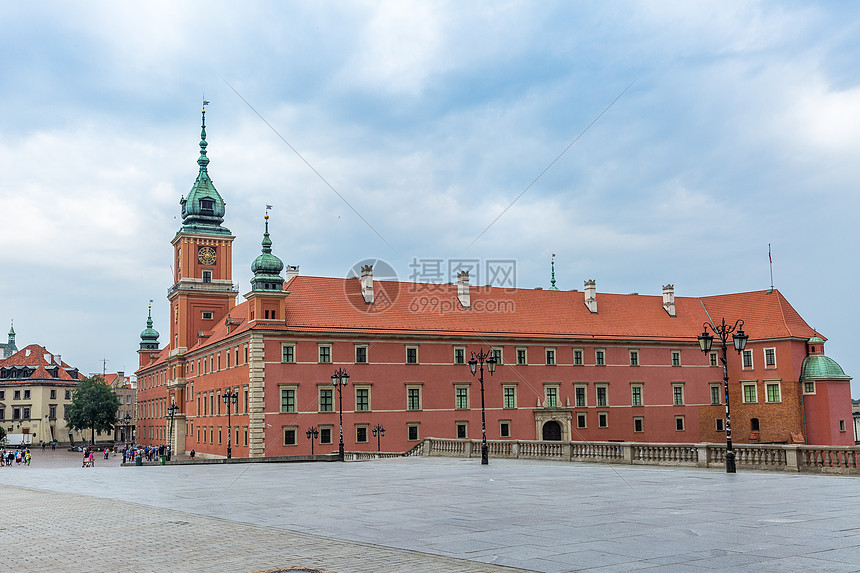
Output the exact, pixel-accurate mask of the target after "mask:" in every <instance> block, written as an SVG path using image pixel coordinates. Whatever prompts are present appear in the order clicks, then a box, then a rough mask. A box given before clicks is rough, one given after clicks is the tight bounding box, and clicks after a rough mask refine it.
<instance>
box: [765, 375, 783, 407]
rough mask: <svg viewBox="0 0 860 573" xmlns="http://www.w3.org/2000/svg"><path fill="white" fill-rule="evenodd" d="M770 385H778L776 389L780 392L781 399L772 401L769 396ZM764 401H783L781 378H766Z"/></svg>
mask: <svg viewBox="0 0 860 573" xmlns="http://www.w3.org/2000/svg"><path fill="white" fill-rule="evenodd" d="M768 386H776V391H777V392H779V400H773V401H771V399H770V396H768V391H767V389H768ZM764 402H765V404H780V403H781V402H782V381H781V380H765V381H764Z"/></svg>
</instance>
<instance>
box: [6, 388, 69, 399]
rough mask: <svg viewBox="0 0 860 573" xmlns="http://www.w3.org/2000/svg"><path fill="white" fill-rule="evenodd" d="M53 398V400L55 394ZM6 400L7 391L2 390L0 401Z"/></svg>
mask: <svg viewBox="0 0 860 573" xmlns="http://www.w3.org/2000/svg"><path fill="white" fill-rule="evenodd" d="M51 392H52V393H53V392H56V390H51ZM51 397H52V398H53V394H52V396H51ZM5 399H6V390H0V400H5Z"/></svg>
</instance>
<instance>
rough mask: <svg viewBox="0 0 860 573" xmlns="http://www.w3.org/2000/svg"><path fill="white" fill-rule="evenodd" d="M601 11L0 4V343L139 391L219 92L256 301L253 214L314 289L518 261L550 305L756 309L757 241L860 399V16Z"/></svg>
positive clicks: (697, 9)
mask: <svg viewBox="0 0 860 573" xmlns="http://www.w3.org/2000/svg"><path fill="white" fill-rule="evenodd" d="M593 4H595V3H573V2H501V1H494V2H470V3H464V2H456V1H452V2H415V3H412V2H405V1H397V2H390V3H373V2H338V3H333V2H332V3H321V2H290V3H274V2H272V3H255V2H243V3H241V4H239V3H227V2H217V1H207V2H182V3H177V2H163V3H159V2H151V3H147V4H146V5H145V7H142V5H139V4H131V3H120V2H89V3H85V4H84V3H81V4H77V3H69V2H56V3H39V6H38V7H37V8H36V7H33V6H32V5H31V4H30V3H4V4H3V5H2V7H0V70H2V72H0V106H2V107H0V109H2V112H3V113H0V174H2V175H0V212H2V218H0V221H1V222H0V269H2V280H0V325H3V324H5V325H6V326H3V327H2V329H0V332H2V333H5V331H6V328H7V327H8V323H9V321H10V320H11V319H14V320H15V329H16V331H17V333H18V346H19V347H23V346H24V345H26V344H30V343H39V344H42V345H44V346H46V347H47V348H48V349H49V350H50V351H53V352H55V353H60V354H62V355H63V359H64V360H66V361H67V362H69V363H71V364H73V365H75V366H78V367H79V368H81V369H82V370H84V371H86V372H95V371H101V370H102V360H103V359H106V360H107V369H108V371H116V370H125V371H126V372H131V371H133V370H134V369H135V368H136V365H137V355H136V352H135V350H136V348H137V345H138V343H139V333H140V331H141V330H142V329H143V328H144V326H145V319H146V306H147V303H148V301H149V299H154V301H155V302H154V306H153V316H154V318H155V322H156V324H155V327H156V328H157V329H159V330H161V332H162V333H166V332H168V331H169V328H168V325H167V323H166V320H167V308H168V307H167V300H166V290H167V288H168V286H170V284H171V275H170V272H171V270H170V264H171V253H172V251H171V246H170V240H171V239H172V238H173V236H174V234H175V232H176V230H177V229H178V228H179V222H180V207H179V198H180V196H181V195H183V194H184V193H187V192H188V190H189V189H190V188H191V185H192V183H193V181H194V178H195V176H196V173H197V164H196V159H197V156H198V150H199V148H198V145H197V144H198V140H199V125H200V104H201V100H202V98H203V94H204V92H205V97H206V99H207V100H209V101H210V102H211V105H210V106H209V108H208V113H207V124H208V129H207V131H208V136H209V137H208V140H209V157H210V159H211V164H210V174H211V175H212V177H213V179H214V181H215V185H216V187H217V188H218V190H219V191H220V193H221V195H222V196H223V197H224V199H225V200H226V202H227V217H226V221H225V226H227V227H228V228H229V229H231V230H232V231H233V233H234V234H235V235H236V237H237V238H236V241H235V243H234V257H233V258H234V264H235V266H234V279H235V280H236V281H237V282H239V284H240V291H241V292H243V293H244V292H247V290H249V283H248V280H249V278H250V270H249V266H250V263H251V261H252V260H253V258H254V257H255V256H256V255H257V254H258V253H259V249H260V238H261V231H262V216H263V214H264V209H265V205H266V204H272V205H273V206H274V208H273V210H272V212H271V216H272V219H271V232H272V238H273V241H274V249H275V253H276V254H278V255H279V256H280V257H281V258H282V259H283V260H284V261H285V262H286V263H288V264H295V265H300V267H301V272H302V273H303V274H309V275H322V276H345V275H346V274H347V272H348V271H349V270H350V268H351V267H352V266H353V265H354V264H355V263H356V262H358V261H361V260H362V259H366V258H376V257H378V258H381V259H383V260H385V261H388V262H389V263H390V264H391V265H392V266H393V267H394V268H395V269H396V271H397V273H398V275H399V276H400V277H402V278H409V276H410V274H411V273H412V271H411V269H410V263H411V262H413V261H414V260H416V259H418V260H442V261H448V260H452V259H478V260H481V261H486V260H489V259H513V260H515V261H516V280H517V284H518V286H520V287H525V288H533V287H536V286H543V287H547V286H549V284H548V283H549V261H550V257H551V255H552V253H556V254H557V259H556V260H557V266H556V274H557V278H558V281H559V287H560V288H562V289H573V288H580V289H581V288H582V284H583V281H584V280H586V279H591V278H593V279H595V280H596V281H597V287H598V291H599V292H600V291H603V292H616V293H629V292H639V293H641V294H659V293H660V288H661V285H662V284H665V283H667V282H671V283H673V284H674V285H675V288H676V293H677V294H678V295H679V296H701V295H711V294H720V293H727V292H738V291H747V290H759V289H765V288H767V287H768V286H769V284H770V275H769V268H768V243H771V244H772V249H773V263H774V265H773V278H774V283H775V285H776V287H777V288H779V289H780V290H781V291H782V292H783V293H784V294H785V295H786V296H787V298H788V299H789V301H791V303H792V304H793V305H794V306H795V308H796V309H797V310H798V311H799V312H800V313H801V315H803V316H804V318H806V320H807V321H808V322H809V323H810V325H812V326H814V327H815V328H817V329H819V330H820V332H821V333H822V334H824V335H825V336H827V337H829V338H830V339H831V340H830V341H829V342H828V344H827V354H828V355H829V356H831V357H833V358H834V359H836V360H837V361H838V362H839V363H840V364H841V365H842V366H843V368H844V369H845V370H846V372H847V373H848V374H851V375H854V376H857V377H858V378H860V357H858V354H857V352H856V349H854V348H853V346H852V345H851V342H850V340H851V338H850V337H851V336H852V332H853V330H854V328H856V325H857V323H858V319H860V317H858V305H857V303H856V301H855V300H854V298H853V294H852V291H851V288H852V285H854V284H856V283H857V281H858V256H857V255H858V251H857V242H858V241H857V239H858V231H857V225H856V220H857V214H856V213H857V210H858V203H860V195H858V193H857V186H858V181H860V161H858V155H860V42H858V41H857V38H858V37H860V6H857V5H855V4H853V3H835V2H834V3H826V2H820V3H816V4H815V5H808V4H809V3H805V2H738V3H731V2H714V3H711V4H708V3H704V2H695V3H692V2H677V3H670V2H652V3H649V2H605V3H604V2H601V3H596V6H595V5H593ZM625 90H626V91H625ZM622 94H623V95H622ZM619 95H620V96H621V97H619ZM616 98H617V100H616ZM613 101H614V102H615V103H614V104H613V103H612V102H613ZM607 107H608V109H607ZM255 110H256V112H255ZM604 111H605V113H603V112H604ZM601 114H602V115H601ZM596 118H599V119H597V121H595V119H596ZM592 122H594V123H593V124H592ZM589 125H590V127H589ZM276 132H277V133H276ZM583 132H584V133H583ZM278 134H280V137H279V135H278ZM580 135H581V137H579V136H580ZM281 138H283V139H281ZM577 138H578V139H577ZM285 141H286V142H288V143H289V145H287V143H285ZM572 142H574V143H573V145H571V143H572ZM290 146H292V147H293V148H294V149H295V151H297V152H298V153H299V154H300V155H301V157H299V155H297V154H296V153H295V152H294V151H293V149H291V148H290ZM568 146H570V147H569V149H567V148H568ZM565 149H567V151H566V153H564V154H563V155H561V157H560V158H559V154H561V153H562V152H563V151H564V150H565ZM302 158H303V159H302ZM556 158H558V160H557V161H555V163H553V161H554V160H555V159H556ZM551 164H552V166H551V168H550V169H548V170H547V171H546V172H545V173H544V174H543V175H542V176H541V177H540V178H539V179H538V180H537V181H534V180H535V178H537V177H538V176H539V175H540V174H541V173H542V172H543V171H544V170H545V169H546V168H547V167H548V166H550V165H551ZM309 165H310V166H312V168H313V169H311V167H309ZM314 170H315V171H316V172H315V171H314ZM533 182H534V184H533V185H531V187H529V185H530V184H532V183H533ZM526 189H527V191H526V192H525V193H523V191H524V190H526ZM521 193H522V196H521V197H519V199H518V200H516V202H515V203H513V205H512V206H511V204H512V202H514V201H515V199H517V197H518V196H520V194H521ZM499 215H501V217H499ZM497 217H498V220H496V219H497ZM494 220H496V222H495V223H493V221H494ZM491 223H493V224H492V225H491ZM488 227H489V228H488ZM484 231H486V232H484ZM482 233H483V234H482ZM479 236H480V238H478V239H477V240H475V239H476V238H477V237H479ZM482 281H483V279H482ZM729 318H731V317H729ZM694 334H695V333H691V335H694ZM162 342H163V343H164V342H166V336H164V334H163V335H162ZM853 387H854V395H855V397H860V381H858V382H856V383H854V386H853Z"/></svg>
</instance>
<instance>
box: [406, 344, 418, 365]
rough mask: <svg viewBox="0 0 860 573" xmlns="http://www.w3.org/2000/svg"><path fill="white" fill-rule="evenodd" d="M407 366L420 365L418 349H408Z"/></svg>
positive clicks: (413, 347)
mask: <svg viewBox="0 0 860 573" xmlns="http://www.w3.org/2000/svg"><path fill="white" fill-rule="evenodd" d="M406 364H418V347H417V346H407V347H406Z"/></svg>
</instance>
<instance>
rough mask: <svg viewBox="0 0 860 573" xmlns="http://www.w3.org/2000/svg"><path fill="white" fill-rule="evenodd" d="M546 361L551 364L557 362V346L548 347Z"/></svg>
mask: <svg viewBox="0 0 860 573" xmlns="http://www.w3.org/2000/svg"><path fill="white" fill-rule="evenodd" d="M546 363H547V365H549V366H552V365H554V364H555V348H547V349H546Z"/></svg>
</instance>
